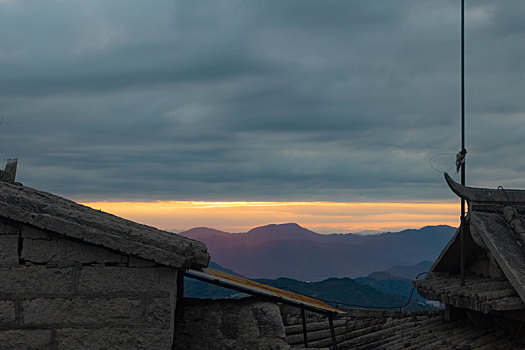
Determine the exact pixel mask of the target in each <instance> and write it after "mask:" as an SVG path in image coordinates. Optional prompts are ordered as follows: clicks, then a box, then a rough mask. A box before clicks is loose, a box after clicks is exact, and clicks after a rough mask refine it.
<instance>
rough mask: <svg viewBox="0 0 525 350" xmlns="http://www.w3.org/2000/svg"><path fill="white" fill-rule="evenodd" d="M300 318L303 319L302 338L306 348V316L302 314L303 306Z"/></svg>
mask: <svg viewBox="0 0 525 350" xmlns="http://www.w3.org/2000/svg"><path fill="white" fill-rule="evenodd" d="M301 318H302V319H303V338H304V347H305V348H308V334H307V333H306V316H305V314H304V308H303V307H302V308H301Z"/></svg>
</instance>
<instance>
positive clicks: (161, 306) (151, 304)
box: [146, 297, 175, 329]
mask: <svg viewBox="0 0 525 350" xmlns="http://www.w3.org/2000/svg"><path fill="white" fill-rule="evenodd" d="M174 314H175V304H174V303H173V300H172V299H171V298H169V297H166V298H152V299H150V300H148V307H147V311H146V321H147V322H148V324H149V325H159V327H162V328H170V329H173V321H174Z"/></svg>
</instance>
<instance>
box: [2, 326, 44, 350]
mask: <svg viewBox="0 0 525 350" xmlns="http://www.w3.org/2000/svg"><path fill="white" fill-rule="evenodd" d="M52 346H53V334H52V331H51V330H32V329H17V330H8V331H2V330H0V349H2V350H22V349H24V350H37V349H38V350H41V349H52V348H53V347H52Z"/></svg>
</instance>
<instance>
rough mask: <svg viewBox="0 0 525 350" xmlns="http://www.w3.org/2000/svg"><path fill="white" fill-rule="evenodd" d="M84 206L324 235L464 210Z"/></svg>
mask: <svg viewBox="0 0 525 350" xmlns="http://www.w3.org/2000/svg"><path fill="white" fill-rule="evenodd" d="M83 204H84V205H87V206H90V207H92V208H94V209H97V210H98V209H100V210H103V211H106V212H109V213H112V214H115V215H118V216H122V217H125V218H128V219H130V220H134V221H137V222H140V223H144V224H147V225H151V226H155V227H158V228H160V229H165V230H175V231H182V230H187V229H190V228H192V227H197V226H206V227H212V228H215V229H219V230H223V231H228V232H245V231H247V230H249V229H251V228H254V227H257V226H261V225H266V224H271V223H286V222H295V223H298V224H299V225H301V226H303V227H306V228H308V229H310V230H313V231H316V232H319V233H347V232H359V231H363V230H374V231H398V230H402V229H406V228H420V227H423V226H426V225H443V224H445V225H450V226H457V220H458V219H457V218H458V210H459V206H458V204H457V203H342V202H204V201H195V202H193V201H158V202H110V201H103V202H85V203H83Z"/></svg>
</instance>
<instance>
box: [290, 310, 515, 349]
mask: <svg viewBox="0 0 525 350" xmlns="http://www.w3.org/2000/svg"><path fill="white" fill-rule="evenodd" d="M443 316H444V312H443V311H416V312H392V311H376V310H349V311H348V315H346V316H339V317H338V318H337V319H336V320H335V321H334V325H335V327H336V334H337V339H338V344H337V348H338V349H358V350H364V349H384V350H397V349H411V350H412V349H413V350H415V349H432V350H435V349H447V350H450V349H469V350H472V349H487V350H488V349H490V350H495V349H523V348H524V344H523V338H517V339H514V338H513V337H512V336H509V335H508V334H506V333H504V332H503V331H502V330H501V329H500V328H499V327H497V326H496V325H491V326H485V327H483V326H478V325H474V324H473V323H471V322H470V321H469V320H468V319H466V318H463V319H461V320H457V321H452V322H447V321H445V320H444V317H443ZM327 328H328V323H327V322H325V321H317V322H310V323H308V324H307V331H308V339H309V347H311V348H316V347H317V348H325V347H326V348H328V346H330V339H329V333H328V331H327ZM285 329H286V341H287V342H288V343H289V344H290V345H291V346H292V347H301V348H302V345H303V344H302V341H303V337H302V334H301V332H302V327H301V325H300V324H297V325H288V326H286V327H285Z"/></svg>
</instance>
